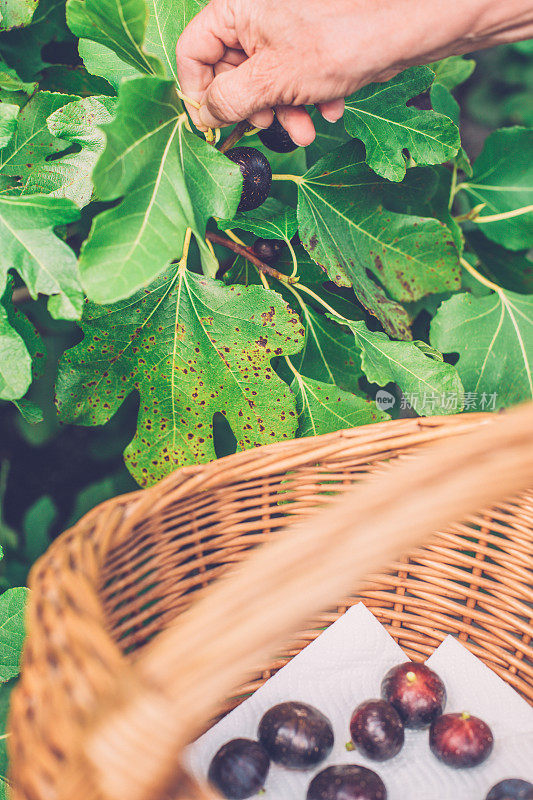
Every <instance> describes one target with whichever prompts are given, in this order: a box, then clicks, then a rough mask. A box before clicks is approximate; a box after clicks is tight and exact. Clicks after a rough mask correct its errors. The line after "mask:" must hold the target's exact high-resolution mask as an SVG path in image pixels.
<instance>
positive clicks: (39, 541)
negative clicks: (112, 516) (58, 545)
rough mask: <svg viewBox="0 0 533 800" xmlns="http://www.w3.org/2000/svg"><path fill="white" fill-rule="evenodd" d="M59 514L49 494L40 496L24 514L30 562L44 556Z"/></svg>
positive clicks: (23, 523)
mask: <svg viewBox="0 0 533 800" xmlns="http://www.w3.org/2000/svg"><path fill="white" fill-rule="evenodd" d="M94 505H96V504H93V506H91V508H94ZM58 516H59V511H58V508H57V506H56V504H55V502H54V500H53V499H52V497H50V496H49V495H43V496H42V497H39V499H38V500H36V501H35V503H33V505H31V506H30V508H28V510H27V511H26V513H25V514H24V517H23V519H22V527H23V530H24V542H25V546H24V555H25V557H26V558H27V560H28V561H29V562H30V564H33V562H34V561H36V560H37V559H38V558H39V557H40V556H42V554H43V553H44V552H45V550H46V549H47V547H48V545H49V544H50V534H51V532H52V528H53V526H54V524H55V523H56V521H57V519H58Z"/></svg>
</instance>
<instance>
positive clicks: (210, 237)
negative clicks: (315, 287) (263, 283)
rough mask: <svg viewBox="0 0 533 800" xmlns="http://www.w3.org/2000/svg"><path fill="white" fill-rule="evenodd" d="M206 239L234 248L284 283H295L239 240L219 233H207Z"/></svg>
mask: <svg viewBox="0 0 533 800" xmlns="http://www.w3.org/2000/svg"><path fill="white" fill-rule="evenodd" d="M206 239H208V240H209V241H210V242H213V243H214V244H219V245H221V246H222V247H227V249H228V250H232V251H233V252H234V253H237V254H238V255H240V256H242V257H243V258H246V259H247V260H248V261H250V262H251V263H252V264H253V265H254V266H256V267H257V269H258V270H259V271H260V272H263V273H266V274H267V275H271V276H272V277H273V278H277V280H278V281H281V282H282V283H295V280H294V279H292V278H291V277H289V275H284V274H283V273H282V272H278V270H277V269H274V267H270V266H269V265H268V264H265V262H264V261H261V259H260V258H257V256H256V255H255V253H254V252H253V250H251V249H250V248H248V247H242V245H240V244H237V242H232V241H231V240H230V239H226V238H224V236H220V235H219V234H218V233H207V235H206ZM220 274H221V273H220V272H219V276H220Z"/></svg>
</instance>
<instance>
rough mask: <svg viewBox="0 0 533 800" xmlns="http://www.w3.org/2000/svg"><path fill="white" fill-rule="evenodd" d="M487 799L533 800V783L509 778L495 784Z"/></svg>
mask: <svg viewBox="0 0 533 800" xmlns="http://www.w3.org/2000/svg"><path fill="white" fill-rule="evenodd" d="M485 800H533V783H530V782H529V781H522V780H520V778H507V780H505V781H500V782H499V783H497V784H496V786H493V787H492V789H491V790H490V792H489V793H488V795H487V796H486V798H485Z"/></svg>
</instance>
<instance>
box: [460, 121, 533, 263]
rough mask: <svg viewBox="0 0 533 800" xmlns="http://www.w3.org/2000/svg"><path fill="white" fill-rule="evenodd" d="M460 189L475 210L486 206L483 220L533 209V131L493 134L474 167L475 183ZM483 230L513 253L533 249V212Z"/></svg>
mask: <svg viewBox="0 0 533 800" xmlns="http://www.w3.org/2000/svg"><path fill="white" fill-rule="evenodd" d="M460 188H461V189H463V190H464V191H465V192H466V194H467V195H468V199H469V201H470V205H471V206H472V207H474V206H477V205H479V204H480V203H486V206H485V208H484V209H483V210H482V212H481V217H483V216H489V215H490V216H492V215H495V214H504V213H507V212H509V211H514V210H516V209H520V208H524V207H527V206H533V130H530V129H527V128H504V129H502V130H499V131H495V132H494V133H491V135H490V136H489V137H488V138H487V140H486V141H485V145H484V147H483V150H482V152H481V155H480V156H479V157H478V158H477V159H476V161H475V163H474V175H473V177H472V179H471V180H468V181H467V182H466V183H462V184H461V186H460ZM482 226H483V227H482V231H483V233H484V234H485V236H488V238H489V239H491V240H492V241H493V242H497V243H498V244H501V245H502V246H503V247H507V248H508V249H509V250H522V249H526V248H529V247H533V211H530V212H529V213H527V214H521V215H520V216H516V217H511V218H509V217H507V218H505V219H502V220H499V221H497V222H487V223H482Z"/></svg>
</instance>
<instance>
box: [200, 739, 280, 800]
mask: <svg viewBox="0 0 533 800" xmlns="http://www.w3.org/2000/svg"><path fill="white" fill-rule="evenodd" d="M269 768H270V759H269V757H268V755H267V753H266V752H265V750H264V748H263V747H262V746H261V745H260V744H259V742H256V741H254V740H253V739H232V740H231V742H226V744H225V745H223V746H222V747H221V748H220V750H219V751H218V752H217V753H216V754H215V756H214V757H213V760H212V761H211V765H210V767H209V772H208V775H207V777H208V779H209V782H210V783H211V784H212V785H213V786H214V787H215V789H217V791H218V792H220V794H221V795H222V796H223V797H226V798H228V800H245V798H247V797H252V796H253V795H255V794H257V792H258V791H260V790H261V789H262V788H263V786H264V783H265V780H266V777H267V775H268V770H269Z"/></svg>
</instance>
